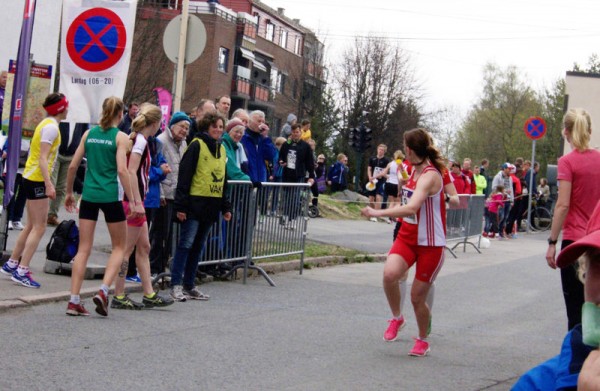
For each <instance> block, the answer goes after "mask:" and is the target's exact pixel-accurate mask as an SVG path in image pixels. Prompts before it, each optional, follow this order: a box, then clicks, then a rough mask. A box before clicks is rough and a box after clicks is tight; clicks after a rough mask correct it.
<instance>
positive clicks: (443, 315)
mask: <svg viewBox="0 0 600 391" xmlns="http://www.w3.org/2000/svg"><path fill="white" fill-rule="evenodd" d="M318 220H321V219H317V220H314V221H312V220H311V222H310V223H309V231H310V232H311V234H310V235H309V237H310V236H312V235H315V234H316V235H317V236H319V237H320V238H322V239H324V240H325V241H327V240H329V241H331V242H334V240H333V239H327V238H325V235H328V234H327V231H328V228H327V227H326V225H328V224H333V225H334V226H336V227H337V231H338V235H337V237H338V238H339V237H344V238H347V239H348V240H350V241H351V242H354V243H357V246H358V243H368V246H371V245H373V246H377V248H370V247H368V246H367V245H365V248H364V249H365V251H372V252H384V251H385V250H387V248H388V246H389V240H390V238H391V235H390V234H389V231H388V230H389V229H390V228H389V227H390V226H388V225H386V224H375V223H369V222H363V223H362V227H363V229H362V230H361V231H360V232H359V233H356V232H354V228H352V224H355V223H347V222H333V223H330V222H328V221H323V222H318V223H317V222H316V221H318ZM317 225H320V226H322V225H324V226H325V227H321V228H318V227H317ZM340 227H343V229H341V228H340ZM387 235H389V236H387ZM386 236H387V238H386ZM332 237H333V236H332ZM380 238H381V242H379V240H380ZM544 239H545V236H542V235H539V236H535V235H531V236H528V237H522V238H520V239H517V240H515V241H510V242H507V241H505V242H493V243H492V247H491V248H489V249H486V250H483V254H481V255H480V254H477V253H475V251H474V250H472V249H471V250H469V249H468V250H467V253H459V258H458V259H453V258H451V257H447V260H446V263H445V265H444V268H443V269H442V271H441V273H440V275H439V276H438V280H437V283H436V284H437V288H436V299H435V305H434V310H433V332H432V335H431V337H430V343H431V353H430V355H429V356H428V357H425V358H414V357H409V356H408V355H407V353H408V351H409V350H410V348H411V347H412V343H413V342H412V338H411V337H412V336H414V335H415V334H416V331H417V328H416V324H415V321H414V315H413V314H412V308H411V306H410V304H408V308H407V309H406V310H405V316H406V317H407V321H408V325H407V327H406V328H405V329H404V330H403V331H402V332H401V333H402V334H401V335H402V338H401V339H400V341H397V342H393V343H386V342H384V341H383V340H382V334H383V331H384V330H385V328H386V326H387V319H388V318H389V309H388V308H387V304H386V301H385V298H384V295H383V292H382V288H381V271H382V269H383V264H382V263H363V264H353V265H342V266H336V267H330V268H319V269H312V270H305V271H304V274H303V275H301V276H300V275H298V273H297V272H288V273H281V274H277V275H275V276H273V278H274V279H275V281H276V282H277V287H276V288H272V287H270V286H269V285H268V284H266V282H265V281H264V280H263V279H262V278H257V279H251V280H249V281H248V284H246V285H243V284H242V283H241V282H212V283H210V284H206V285H203V286H202V287H201V288H202V290H203V291H205V292H206V293H208V294H210V295H211V296H212V298H211V300H210V301H208V302H187V303H176V304H175V305H173V306H171V307H169V308H167V309H163V310H146V311H141V312H129V311H118V310H113V311H111V312H110V313H109V317H107V318H102V317H99V316H97V315H95V314H92V316H90V317H87V318H83V317H79V318H71V317H67V316H65V314H64V310H65V308H66V303H65V302H59V303H51V304H44V305H38V306H33V307H27V308H24V309H13V310H11V311H7V312H4V313H2V314H0V328H1V329H2V330H3V331H4V337H3V338H2V356H3V358H4V360H3V361H4V362H3V364H2V366H0V368H1V369H0V389H1V390H25V389H26V390H38V389H39V390H107V389H117V390H124V389H128V390H158V389H172V390H192V389H193V390H392V389H393V390H507V389H509V388H510V386H511V385H512V384H513V383H514V382H515V381H516V379H517V378H518V376H519V375H520V374H521V373H523V372H524V371H526V370H527V369H528V368H530V367H531V366H533V365H535V364H536V363H539V362H541V361H543V360H545V359H547V358H549V357H551V356H553V355H555V354H557V353H558V351H559V349H560V345H561V342H562V338H563V334H564V332H565V331H566V317H565V315H564V309H563V302H562V295H561V292H560V277H559V273H558V272H556V271H552V270H550V269H549V268H548V267H547V266H546V265H545V261H544V259H543V254H544V251H545V241H544ZM384 240H385V242H384ZM377 243H379V244H377ZM385 243H387V244H385ZM135 296H137V298H138V299H139V294H136V295H135ZM88 307H89V308H90V309H92V308H93V305H92V303H89V304H88Z"/></svg>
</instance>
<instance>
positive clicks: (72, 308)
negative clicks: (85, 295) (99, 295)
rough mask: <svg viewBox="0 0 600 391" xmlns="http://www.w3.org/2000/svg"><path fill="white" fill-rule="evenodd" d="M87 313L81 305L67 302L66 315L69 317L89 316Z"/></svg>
mask: <svg viewBox="0 0 600 391" xmlns="http://www.w3.org/2000/svg"><path fill="white" fill-rule="evenodd" d="M89 314H90V313H89V312H88V311H87V310H86V309H85V307H84V306H83V303H79V304H74V303H71V302H69V304H67V315H71V316H89Z"/></svg>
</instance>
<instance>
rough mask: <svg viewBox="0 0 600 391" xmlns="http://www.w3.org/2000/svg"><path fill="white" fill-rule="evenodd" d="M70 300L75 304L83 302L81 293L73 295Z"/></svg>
mask: <svg viewBox="0 0 600 391" xmlns="http://www.w3.org/2000/svg"><path fill="white" fill-rule="evenodd" d="M69 301H70V302H71V303H73V304H79V303H81V298H80V297H79V295H71V300H69Z"/></svg>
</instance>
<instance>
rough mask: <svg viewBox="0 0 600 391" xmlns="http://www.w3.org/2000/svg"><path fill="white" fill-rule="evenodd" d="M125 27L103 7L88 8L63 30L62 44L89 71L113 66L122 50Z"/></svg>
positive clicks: (125, 35) (75, 60)
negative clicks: (64, 36)
mask: <svg viewBox="0 0 600 391" xmlns="http://www.w3.org/2000/svg"><path fill="white" fill-rule="evenodd" d="M126 42H127V30H126V29H125V25H124V24H123V21H122V20H121V18H120V17H119V15H117V14H116V13H114V12H113V11H111V10H109V9H106V8H92V9H89V10H87V11H84V12H82V13H81V14H80V15H79V16H77V17H76V18H75V19H74V20H73V23H71V25H70V26H69V29H68V30H67V38H66V46H67V52H68V53H69V57H70V58H71V60H72V61H73V63H74V64H75V65H77V66H78V67H80V68H81V69H83V70H86V71H90V72H99V71H104V70H106V69H108V68H110V67H112V66H113V65H115V64H116V63H117V62H119V60H120V59H121V57H123V53H124V52H125V44H126Z"/></svg>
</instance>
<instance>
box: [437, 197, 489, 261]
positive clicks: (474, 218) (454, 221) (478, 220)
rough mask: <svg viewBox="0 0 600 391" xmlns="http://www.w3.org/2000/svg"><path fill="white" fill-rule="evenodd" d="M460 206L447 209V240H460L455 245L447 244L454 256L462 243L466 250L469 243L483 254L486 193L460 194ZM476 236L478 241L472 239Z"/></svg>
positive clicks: (464, 250)
mask: <svg viewBox="0 0 600 391" xmlns="http://www.w3.org/2000/svg"><path fill="white" fill-rule="evenodd" d="M458 198H459V200H460V204H459V206H455V207H450V208H448V209H447V211H446V241H454V240H458V242H457V243H455V244H454V246H453V247H449V246H448V245H447V246H446V249H447V250H448V251H450V253H451V254H452V256H453V257H454V258H457V256H456V254H455V252H454V250H455V249H456V248H457V247H458V246H460V245H462V246H463V252H466V247H467V245H471V246H473V248H474V249H475V250H476V251H477V252H478V253H480V254H481V251H479V241H480V240H481V232H482V231H483V213H484V209H485V196H484V195H471V194H463V195H459V196H458ZM474 237H476V243H475V242H473V241H471V240H472V239H473V238H474Z"/></svg>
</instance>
